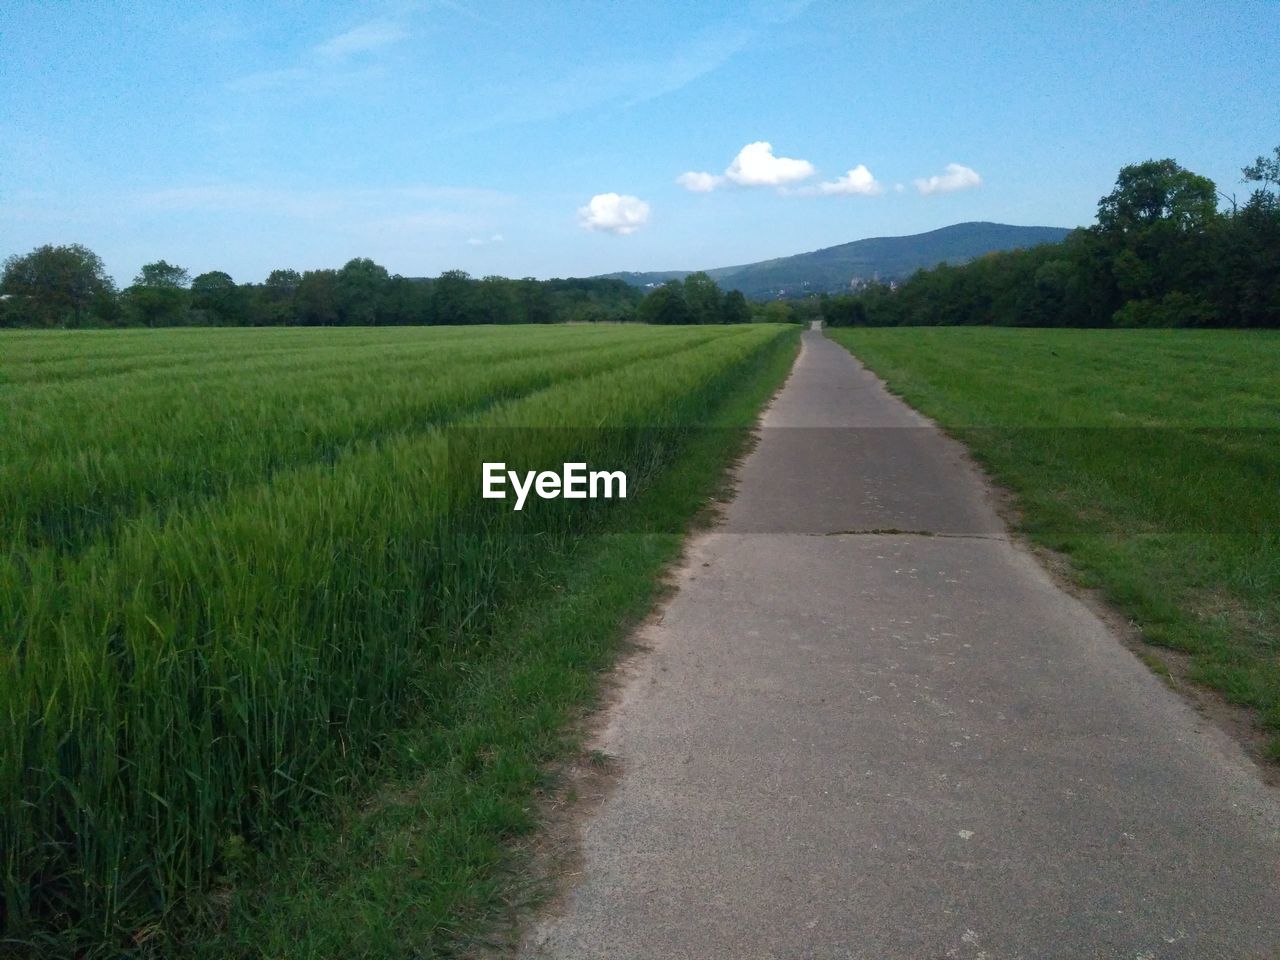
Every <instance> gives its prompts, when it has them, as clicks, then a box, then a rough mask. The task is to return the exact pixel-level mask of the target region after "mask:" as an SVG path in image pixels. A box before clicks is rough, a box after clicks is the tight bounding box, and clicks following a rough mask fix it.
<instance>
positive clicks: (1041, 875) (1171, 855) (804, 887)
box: [523, 331, 1280, 960]
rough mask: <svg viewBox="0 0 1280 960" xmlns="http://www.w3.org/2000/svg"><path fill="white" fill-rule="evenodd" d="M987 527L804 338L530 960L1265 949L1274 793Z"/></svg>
mask: <svg viewBox="0 0 1280 960" xmlns="http://www.w3.org/2000/svg"><path fill="white" fill-rule="evenodd" d="M872 531H914V532H913V533H908V534H904V533H898V532H894V533H883V532H872ZM926 534H944V535H942V536H938V535H932V536H930V535H926ZM1006 536H1007V533H1006V531H1005V529H1004V527H1003V525H1002V523H1001V522H1000V520H999V518H998V517H997V516H996V514H995V513H994V511H993V509H992V507H991V505H990V502H989V501H988V499H987V496H986V494H985V492H984V488H983V486H982V484H981V482H980V480H979V479H978V478H977V477H976V476H975V474H974V472H973V471H972V470H971V469H970V468H969V467H968V466H966V461H965V460H964V458H963V457H962V455H961V452H960V451H959V449H958V448H957V447H956V446H955V445H954V444H953V443H952V442H951V441H950V440H948V439H946V438H945V437H943V436H942V435H941V434H940V433H939V432H938V431H936V430H934V429H932V428H931V427H929V426H928V424H927V423H926V422H925V421H923V420H922V419H921V418H920V417H918V416H917V415H916V414H914V413H913V412H912V411H911V410H909V409H908V408H907V407H905V406H904V405H903V404H901V403H900V402H899V401H897V400H896V399H894V398H893V397H891V396H890V395H888V394H887V393H886V392H885V391H884V389H883V388H882V387H881V386H880V384H879V382H878V381H877V380H876V378H875V377H873V376H872V375H871V374H869V373H868V372H866V371H865V370H864V369H863V368H862V367H861V366H860V365H859V364H858V363H857V362H856V361H855V360H854V359H853V358H852V357H850V356H849V355H848V354H847V353H846V352H845V351H844V350H843V349H842V348H840V347H839V346H837V345H836V344H834V343H832V342H831V341H829V340H827V339H825V338H824V337H823V335H822V334H821V333H820V332H817V331H811V332H808V333H806V334H805V340H804V349H803V353H802V354H801V356H800V359H799V360H798V362H797V365H796V368H795V371H794V373H793V375H792V377H791V380H790V381H789V382H788V384H787V386H786V388H785V389H784V390H783V392H782V393H781V394H780V396H779V397H778V398H777V400H776V402H775V403H774V405H773V406H772V408H771V409H770V411H769V412H768V414H767V415H766V417H765V420H764V429H763V431H762V440H761V443H760V445H759V447H758V448H757V449H756V450H755V452H754V453H753V454H752V455H751V456H750V457H749V458H748V459H747V461H746V463H745V464H744V465H743V467H742V470H741V487H740V492H739V494H738V496H737V498H736V500H735V501H734V503H733V504H732V505H731V506H730V508H729V510H728V514H727V517H726V519H725V522H724V523H723V524H722V525H721V526H720V527H719V528H718V529H717V530H716V531H715V532H713V533H710V534H708V535H705V536H702V537H700V538H698V540H697V541H696V542H695V543H694V544H693V546H692V548H691V550H690V553H689V558H688V562H687V564H686V566H685V568H684V569H683V571H682V572H681V574H680V580H679V589H678V592H677V594H676V595H675V597H674V598H673V599H672V600H671V602H670V603H669V604H668V606H667V607H666V609H665V611H664V613H663V615H662V617H661V619H660V620H659V621H658V622H657V623H655V624H654V625H652V626H651V627H649V628H648V629H647V630H646V631H645V634H644V635H643V636H642V637H641V640H642V642H644V643H646V644H647V645H649V646H651V647H652V649H651V650H650V651H649V652H646V653H644V654H642V655H641V656H640V657H639V659H638V662H637V663H636V664H635V665H634V667H633V672H632V675H631V679H630V680H629V681H628V682H627V685H626V688H625V690H624V693H623V696H622V697H621V700H620V702H619V703H618V704H617V706H616V707H615V708H614V710H613V711H612V713H611V715H610V718H609V725H608V729H607V730H606V731H605V733H604V735H603V742H602V743H601V744H600V746H601V747H602V749H604V750H606V751H608V752H609V753H611V754H613V755H615V756H616V757H617V758H618V760H619V761H620V764H621V769H622V773H621V777H620V781H619V783H618V785H617V787H616V789H615V790H614V791H613V792H612V793H611V794H610V795H609V797H608V798H607V799H606V800H605V801H604V804H603V806H602V807H601V809H600V810H599V812H598V813H597V814H595V815H594V816H592V817H591V818H590V819H589V821H588V822H587V823H586V824H585V825H584V827H583V835H582V844H583V867H582V871H581V873H580V874H578V875H577V876H576V877H575V878H574V879H573V880H572V881H571V887H570V890H569V891H568V893H567V895H566V897H565V898H564V901H563V903H561V904H560V905H559V907H558V908H557V913H556V914H555V915H554V916H549V917H547V918H544V920H543V921H542V922H541V923H540V924H539V925H538V926H537V928H536V929H534V930H533V931H532V932H531V933H530V935H529V937H528V939H527V941H526V943H525V946H524V948H523V955H524V956H525V957H527V958H546V957H552V958H566V960H567V958H575V960H576V958H581V960H611V958H619V960H621V958H627V960H632V958H634V960H641V958H643V960H685V958H688V960H720V958H724V960H754V958H766V957H767V958H775V957H776V958H867V960H873V958H874V960H887V958H899V957H900V958H911V960H928V958H974V960H976V958H988V960H1005V958H1027V960H1040V958H1051V957H1062V958H1073V960H1074V958H1103V957H1107V958H1109V957H1123V958H1126V960H1138V958H1144V960H1156V958H1184V957H1185V958H1197V960H1203V958H1217V957H1222V958H1233V960H1234V958H1275V957H1280V805H1278V804H1277V800H1276V794H1275V793H1274V792H1273V791H1272V789H1271V788H1269V787H1267V786H1265V785H1264V784H1263V783H1262V782H1261V780H1260V779H1259V777H1258V774H1257V771H1256V770H1255V768H1254V767H1253V766H1252V765H1251V764H1250V762H1249V761H1248V760H1247V759H1246V758H1245V757H1244V755H1243V754H1242V752H1241V751H1240V750H1239V749H1238V748H1237V747H1236V746H1235V745H1234V743H1232V742H1231V741H1229V740H1228V739H1227V738H1226V737H1225V736H1224V735H1222V734H1221V733H1219V732H1218V731H1217V730H1216V729H1215V728H1212V727H1210V726H1209V725H1208V724H1207V723H1206V722H1204V721H1203V720H1202V719H1200V718H1199V717H1198V716H1197V715H1196V714H1195V713H1194V711H1192V710H1191V709H1190V708H1189V707H1188V706H1187V705H1186V704H1185V703H1184V702H1183V701H1182V700H1181V699H1179V698H1178V697H1177V696H1176V695H1174V694H1173V693H1171V692H1170V691H1169V690H1168V689H1166V688H1165V687H1164V685H1163V684H1162V683H1161V681H1160V680H1159V679H1157V678H1156V677H1155V676H1153V675H1152V674H1151V673H1150V672H1149V671H1148V670H1147V669H1146V668H1145V667H1144V666H1143V665H1142V664H1140V663H1139V662H1138V661H1137V660H1136V659H1135V658H1134V657H1133V655H1132V654H1131V653H1129V652H1128V651H1127V650H1126V649H1125V648H1124V647H1123V646H1122V645H1121V644H1120V642H1119V641H1118V640H1117V639H1116V638H1115V637H1113V636H1112V635H1111V634H1110V633H1109V632H1108V630H1107V628H1106V627H1105V626H1104V625H1103V624H1102V622H1100V621H1099V620H1098V619H1097V618H1096V617H1095V616H1094V615H1093V614H1092V613H1091V612H1090V611H1089V610H1088V608H1086V607H1085V606H1084V605H1083V604H1081V603H1080V602H1078V601H1077V600H1075V599H1073V598H1072V597H1071V596H1069V595H1068V594H1066V593H1065V592H1064V591H1063V590H1061V589H1060V588H1059V587H1058V586H1056V585H1055V583H1054V582H1053V581H1052V580H1051V579H1050V578H1049V576H1048V575H1047V574H1046V573H1045V572H1044V571H1043V570H1042V569H1041V568H1040V567H1039V565H1038V564H1037V563H1036V562H1035V560H1034V559H1033V558H1032V557H1031V556H1030V555H1029V554H1028V553H1026V552H1024V551H1023V550H1022V549H1020V548H1019V547H1017V546H1016V545H1013V544H1011V543H1009V542H1008V541H1007V540H1006V539H1005V538H1006Z"/></svg>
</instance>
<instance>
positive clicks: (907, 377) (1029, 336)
mask: <svg viewBox="0 0 1280 960" xmlns="http://www.w3.org/2000/svg"><path fill="white" fill-rule="evenodd" d="M830 335H831V336H832V337H834V338H835V339H836V340H837V341H839V342H840V343H842V344H844V345H845V346H846V347H848V348H849V349H850V350H851V351H852V352H853V353H855V354H856V355H857V356H858V358H859V359H861V360H862V361H863V362H865V363H866V364H867V365H868V366H869V367H871V368H872V369H873V370H875V371H876V373H878V374H879V375H880V376H881V377H883V378H884V379H885V381H886V382H887V383H888V385H889V387H890V388H891V389H893V390H894V391H895V392H897V393H899V394H900V395H901V396H903V397H904V398H905V399H906V400H907V401H908V402H909V403H911V404H912V405H913V406H915V407H916V408H918V409H919V410H921V411H922V412H924V413H925V414H927V415H929V416H931V417H933V418H934V419H935V420H937V421H938V422H939V423H940V424H941V425H942V426H943V427H945V428H946V429H947V430H948V431H950V432H951V433H952V434H953V435H955V436H957V437H958V438H959V439H961V440H963V441H964V442H965V443H966V444H967V445H968V446H969V447H970V449H971V450H972V451H973V452H974V453H975V454H976V456H977V457H978V458H979V460H981V461H982V462H983V463H984V465H985V466H986V467H987V469H988V470H989V471H990V472H991V473H992V474H993V476H994V477H995V479H997V480H998V481H1000V482H1001V483H1003V484H1004V485H1005V486H1007V487H1008V488H1010V489H1011V490H1012V491H1013V492H1014V493H1015V494H1016V496H1017V502H1018V507H1019V509H1020V512H1021V522H1022V525H1023V527H1024V529H1025V530H1026V531H1027V532H1028V533H1029V534H1030V535H1031V536H1032V537H1033V538H1035V539H1037V540H1039V541H1040V542H1042V543H1044V544H1046V545H1048V546H1050V547H1053V548H1056V549H1058V550H1061V551H1064V552H1065V553H1067V554H1068V555H1069V556H1070V558H1071V560H1072V561H1073V563H1074V565H1075V568H1076V571H1077V572H1078V574H1079V575H1080V577H1081V579H1082V580H1084V581H1085V582H1086V583H1088V584H1091V585H1095V586H1098V587H1100V588H1101V589H1102V590H1103V591H1104V592H1105V594H1106V595H1107V596H1108V597H1109V599H1110V600H1111V601H1112V602H1114V603H1115V604H1117V605H1118V606H1119V607H1120V609H1121V610H1123V611H1124V612H1125V613H1127V614H1128V615H1129V616H1130V617H1131V618H1132V619H1133V620H1134V621H1135V623H1136V624H1137V625H1138V626H1139V627H1140V628H1141V630H1142V632H1143V634H1144V635H1145V637H1146V639H1147V640H1149V641H1150V642H1151V643H1153V644H1157V645H1160V646H1163V647H1167V648H1170V649H1172V650H1176V651H1180V652H1182V653H1185V654H1187V655H1189V657H1190V677H1191V678H1192V679H1193V680H1195V681H1198V682H1201V683H1204V684H1207V685H1209V686H1211V687H1214V688H1216V689H1218V690H1219V691H1221V692H1222V693H1223V694H1224V695H1225V696H1226V697H1227V698H1229V699H1230V700H1232V701H1233V702H1235V703H1239V704H1243V705H1246V706H1249V707H1252V708H1254V709H1256V710H1257V711H1258V716H1259V717H1260V719H1261V722H1262V724H1263V726H1264V728H1265V729H1266V730H1268V731H1270V733H1271V734H1272V735H1273V738H1272V741H1271V747H1270V750H1271V753H1272V754H1273V757H1274V758H1275V759H1280V443H1277V440H1280V336H1277V335H1276V334H1274V333H1271V332H1261V331H1259V332H1250V331H1226V330H1224V331H1191V330H1178V331H1134V330H1128V331H1122V330H1001V329H990V328H985V329H980V328H973V329H959V328H936V327H935V328H909V329H841V330H833V331H830ZM1157 667H1158V664H1157ZM1064 680H1069V678H1064Z"/></svg>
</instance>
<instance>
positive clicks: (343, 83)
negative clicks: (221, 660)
mask: <svg viewBox="0 0 1280 960" xmlns="http://www.w3.org/2000/svg"><path fill="white" fill-rule="evenodd" d="M1277 64H1280V2H1277V0H1254V2H1243V0H1241V2H1231V0H1221V2H1212V0H1196V2H1183V0H1123V2H1107V3H1102V2H1090V0H1083V2H1072V3H1062V4H1059V3H1046V2H1043V0H1030V2H1018V0H999V2H982V0H972V2H968V0H951V2H941V0H865V2H863V0H811V2H806V0H789V2H763V0H760V2H718V0H700V2H698V3H695V4H689V3H667V2H658V0H610V2H607V3H606V2H598V3H552V2H545V3H544V2H539V3H529V2H527V0H520V2H505V0H493V2H489V0H434V2H429V0H421V2H410V0H390V2H374V3H349V2H325V3H311V2H302V0H298V2H274V3H273V2H269V0H255V2H239V0H224V2H220V3H218V4H205V3H183V2H174V0H168V2H147V0H136V2H128V3H125V2H105V0H98V2H93V3H90V2H75V0H65V2H59V3H49V2H23V0H5V3H4V4H3V5H2V6H0V257H3V256H8V255H9V254H14V253H25V252H27V251H28V250H30V249H32V248H34V247H36V246H38V245H40V244H44V243H73V242H74V243H82V244H85V245H86V246H88V247H89V248H90V249H92V250H94V251H95V252H96V253H98V254H99V255H100V256H101V257H102V258H103V260H104V261H105V262H106V265H107V269H108V272H110V273H111V274H112V275H113V276H115V278H116V280H117V282H119V283H120V284H121V285H122V286H124V285H127V284H128V283H129V282H130V281H131V280H132V278H133V276H134V275H135V274H136V273H137V272H138V270H139V268H140V267H141V265H142V264H144V263H146V262H149V261H153V260H157V259H165V260H168V261H169V262H171V263H177V264H179V265H181V266H183V267H186V268H187V269H188V270H189V271H190V273H191V274H192V275H193V276H195V275H197V274H199V273H203V272H205V271H208V270H225V271H227V272H228V273H230V274H231V275H232V277H233V278H234V279H235V280H237V281H238V282H258V281H261V280H262V279H263V278H265V276H266V275H267V273H269V272H270V271H271V270H273V269H276V268H280V267H292V268H295V269H298V270H304V269H316V268H321V267H338V266H341V265H342V264H343V263H345V262H346V261H347V260H349V259H351V258H352V257H357V256H367V257H372V258H373V259H374V260H376V261H378V262H379V263H381V264H383V265H384V266H386V267H387V268H388V269H389V270H391V271H392V272H393V273H400V274H403V275H405V276H434V275H437V274H439V273H440V272H441V271H443V270H449V269H463V270H467V271H468V272H470V273H472V274H473V275H476V276H485V275H489V274H501V275H505V276H513V277H521V276H536V277H551V276H588V275H593V274H598V273H605V272H611V271H615V270H663V269H671V270H674V269H700V268H710V267H717V266H727V265H731V264H738V263H749V262H752V261H756V260H761V259H765V258H770V257H778V256H787V255H790V254H794V253H801V252H804V251H808V250H814V249H818V248H821V247H826V246H831V245H834V244H838V243H845V242H848V241H851V240H856V239H861V238H864V237H872V236H894V235H902V234H910V233H919V232H922V231H925V230H931V229H935V228H938V227H942V226H946V225H948V224H952V223H957V222H961V221H966V220H991V221H998V222H1003V223H1014V224H1035V225H1050V226H1068V227H1070V226H1076V225H1080V224H1086V223H1089V222H1091V221H1092V219H1093V215H1094V212H1095V210H1096V207H1097V202H1098V199H1099V197H1101V196H1102V195H1103V194H1105V193H1107V192H1109V191H1110V189H1111V187H1112V185H1113V183H1114V181H1115V177H1116V174H1117V172H1118V171H1119V169H1120V168H1121V167H1122V166H1124V165H1125V164H1128V163H1135V162H1139V161H1142V160H1146V159H1151V158H1163V157H1173V158H1174V159H1176V160H1177V161H1179V162H1180V163H1182V164H1183V165H1184V166H1186V167H1188V168H1190V169H1192V170H1194V171H1196V172H1197V173H1201V174H1204V175H1206V176H1208V177H1211V178H1212V179H1214V180H1215V181H1216V182H1217V183H1218V185H1219V188H1220V189H1221V190H1222V191H1223V192H1224V193H1227V194H1231V193H1237V194H1238V195H1239V196H1240V197H1241V198H1243V197H1245V196H1246V195H1247V193H1248V188H1247V187H1245V186H1244V185H1242V184H1240V182H1239V181H1240V168H1241V167H1242V166H1243V165H1244V164H1246V163H1248V162H1250V161H1252V160H1253V158H1255V157H1256V156H1257V155H1259V154H1261V153H1265V152H1269V151H1270V150H1271V149H1272V148H1273V147H1274V146H1276V145H1277V144H1280V96H1277V94H1278V93H1280V70H1277V69H1276V67H1277Z"/></svg>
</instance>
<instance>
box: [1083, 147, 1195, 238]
mask: <svg viewBox="0 0 1280 960" xmlns="http://www.w3.org/2000/svg"><path fill="white" fill-rule="evenodd" d="M1217 211H1218V204H1217V188H1216V187H1215V186H1214V183H1213V181H1212V180H1210V179H1209V178H1208V177H1202V176H1200V175H1199V174H1195V173H1192V172H1191V171H1190V170H1185V169H1183V168H1182V167H1180V166H1179V165H1178V164H1177V163H1175V162H1174V161H1173V160H1148V161H1146V162H1145V163H1135V164H1131V165H1130V166H1127V167H1124V168H1123V169H1121V171H1120V175H1119V176H1118V177H1117V178H1116V188H1115V190H1113V191H1112V192H1111V193H1109V194H1107V195H1106V196H1105V197H1103V198H1102V199H1101V200H1100V201H1098V226H1099V228H1101V230H1102V232H1103V233H1112V232H1121V233H1124V232H1128V231H1131V230H1135V229H1138V230H1140V229H1142V228H1144V227H1149V226H1152V225H1154V224H1158V223H1167V224H1172V225H1174V226H1176V227H1177V228H1179V229H1180V230H1187V231H1189V230H1200V229H1203V228H1204V227H1205V226H1207V225H1208V224H1209V223H1210V222H1211V221H1212V220H1213V219H1214V217H1215V216H1216V215H1217Z"/></svg>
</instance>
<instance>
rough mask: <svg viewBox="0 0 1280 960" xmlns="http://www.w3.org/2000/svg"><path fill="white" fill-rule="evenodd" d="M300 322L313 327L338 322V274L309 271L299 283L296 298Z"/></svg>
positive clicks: (335, 272)
mask: <svg viewBox="0 0 1280 960" xmlns="http://www.w3.org/2000/svg"><path fill="white" fill-rule="evenodd" d="M294 309H295V310H296V316H297V318H298V322H299V323H301V324H305V325H306V326H311V327H321V326H330V325H332V324H335V323H337V322H338V319H339V314H338V272H337V271H336V270H308V271H307V272H306V273H304V274H303V275H302V279H301V280H300V281H299V282H298V292H297V295H296V296H295V297H294Z"/></svg>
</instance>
